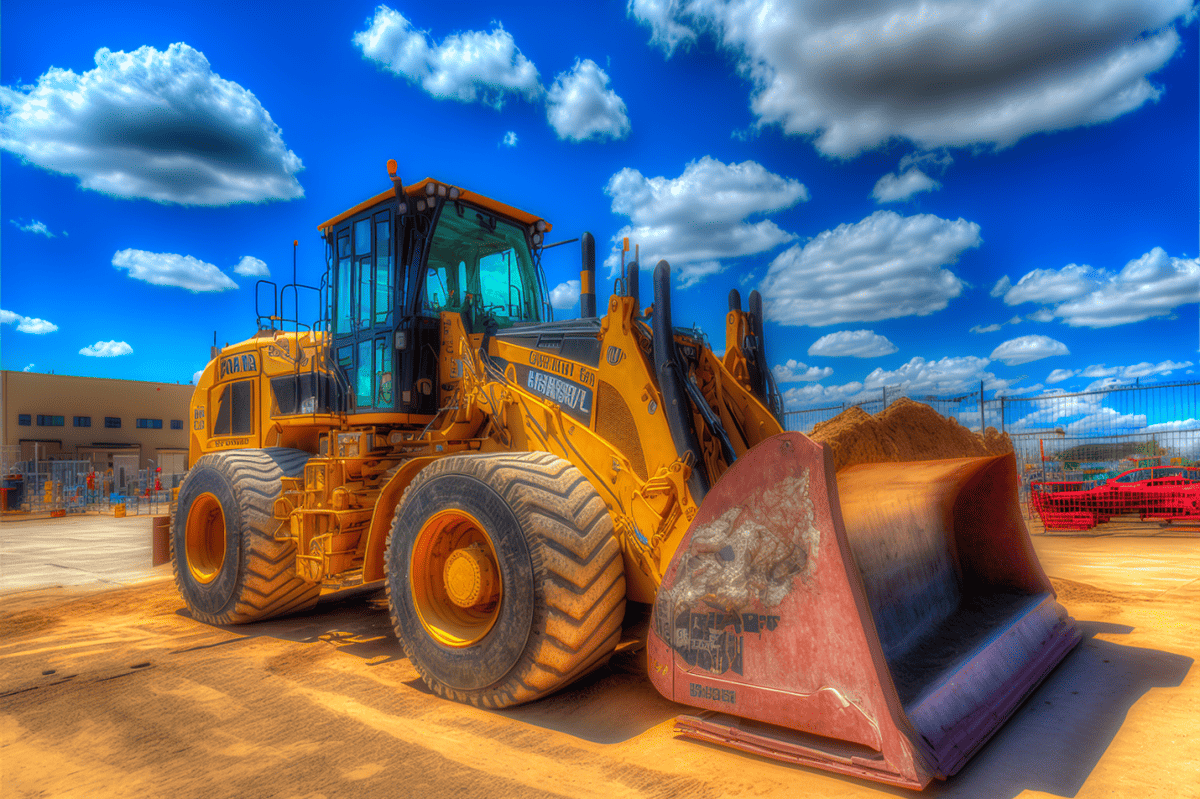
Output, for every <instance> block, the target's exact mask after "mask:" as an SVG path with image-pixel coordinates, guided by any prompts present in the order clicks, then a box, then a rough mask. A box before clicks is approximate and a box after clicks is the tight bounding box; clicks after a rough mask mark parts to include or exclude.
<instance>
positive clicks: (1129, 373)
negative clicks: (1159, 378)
mask: <svg viewBox="0 0 1200 799" xmlns="http://www.w3.org/2000/svg"><path fill="white" fill-rule="evenodd" d="M1191 365H1192V362H1191V361H1184V362H1183V363H1176V362H1175V361H1170V360H1167V361H1160V362H1159V363H1150V362H1149V361H1142V362H1141V363H1135V364H1134V365H1133V366H1126V367H1125V368H1123V369H1122V370H1121V377H1133V378H1138V377H1150V376H1151V375H1169V374H1171V372H1174V371H1176V370H1177V369H1185V368H1187V367H1189V366H1191Z"/></svg>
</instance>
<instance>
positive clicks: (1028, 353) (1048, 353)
mask: <svg viewBox="0 0 1200 799" xmlns="http://www.w3.org/2000/svg"><path fill="white" fill-rule="evenodd" d="M1070 354H1071V351H1070V350H1068V349H1067V345H1066V344H1063V343H1062V342H1061V341H1055V340H1054V339H1052V338H1050V337H1049V336H1036V335H1034V336H1019V337H1018V338H1013V339H1009V340H1008V341H1006V342H1004V343H1003V344H1001V345H1000V346H999V347H996V349H994V350H992V359H993V360H997V361H1003V362H1004V363H1006V364H1008V365H1009V366H1017V365H1019V364H1022V363H1029V362H1030V361H1040V360H1041V359H1042V358H1050V357H1052V356H1054V355H1070Z"/></svg>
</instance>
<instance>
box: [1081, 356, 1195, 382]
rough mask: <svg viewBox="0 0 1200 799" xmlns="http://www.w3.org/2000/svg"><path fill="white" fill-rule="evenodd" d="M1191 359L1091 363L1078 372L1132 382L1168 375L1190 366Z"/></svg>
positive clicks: (1084, 374) (1089, 375) (1083, 375)
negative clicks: (1130, 363)
mask: <svg viewBox="0 0 1200 799" xmlns="http://www.w3.org/2000/svg"><path fill="white" fill-rule="evenodd" d="M1191 365H1192V362H1191V361H1183V362H1182V363H1180V362H1176V361H1172V360H1165V361H1159V362H1158V363H1150V362H1149V361H1142V362H1141V363H1135V364H1132V365H1130V366H1105V365H1104V364H1102V363H1096V364H1092V365H1091V366H1089V367H1087V368H1086V369H1084V370H1083V371H1082V372H1080V373H1079V374H1080V375H1081V376H1082V377H1102V378H1111V379H1114V380H1116V381H1118V382H1120V383H1132V382H1133V381H1134V380H1138V379H1140V378H1143V377H1154V376H1157V375H1169V374H1171V373H1172V372H1175V371H1179V370H1181V369H1186V368H1187V367H1189V366H1191Z"/></svg>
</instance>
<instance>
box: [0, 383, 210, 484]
mask: <svg viewBox="0 0 1200 799" xmlns="http://www.w3.org/2000/svg"><path fill="white" fill-rule="evenodd" d="M192 391H193V386H190V385H178V384H175V383H149V382H145V381H141V380H111V379H108V378H99V377H72V376H68V375H47V374H36V373H32V372H9V371H0V425H2V427H3V429H2V431H0V433H2V436H3V442H4V445H5V446H4V453H5V457H4V460H5V462H6V465H11V464H12V463H14V462H16V461H28V460H31V459H33V458H34V457H36V458H37V459H38V460H90V461H92V463H93V464H95V467H96V469H97V471H100V472H103V471H105V470H107V469H113V474H114V476H116V475H117V473H118V472H122V471H124V472H132V473H136V472H137V470H139V469H149V468H159V467H161V468H162V472H163V475H164V476H166V475H170V474H178V473H180V472H183V471H186V470H187V467H188V463H187V445H188V413H189V407H190V402H191V399H192ZM165 482H166V481H164V483H165Z"/></svg>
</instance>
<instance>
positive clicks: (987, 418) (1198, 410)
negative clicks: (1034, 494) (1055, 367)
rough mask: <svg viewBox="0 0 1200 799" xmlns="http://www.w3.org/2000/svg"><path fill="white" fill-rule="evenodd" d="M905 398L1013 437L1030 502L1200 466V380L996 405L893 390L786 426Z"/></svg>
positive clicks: (1017, 398)
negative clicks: (1044, 486)
mask: <svg viewBox="0 0 1200 799" xmlns="http://www.w3.org/2000/svg"><path fill="white" fill-rule="evenodd" d="M901 397H907V398H909V399H912V400H915V401H917V402H923V403H925V404H927V405H929V406H931V407H932V408H933V409H934V410H936V411H937V412H938V413H940V414H942V415H943V416H945V417H947V418H951V419H955V420H957V421H958V422H959V423H960V424H962V425H963V426H965V427H967V428H969V429H971V430H975V431H979V432H982V431H983V429H984V427H985V426H986V427H994V428H996V429H997V430H999V431H1000V432H1003V433H1007V434H1008V436H1009V438H1010V439H1011V441H1012V443H1013V451H1014V453H1015V454H1016V459H1017V469H1018V470H1019V472H1020V474H1021V477H1022V480H1021V499H1022V501H1023V502H1025V503H1028V502H1029V498H1030V491H1031V486H1032V485H1034V484H1038V483H1047V482H1055V483H1072V482H1075V483H1084V484H1085V486H1084V487H1085V488H1086V486H1087V485H1090V486H1095V485H1097V484H1098V483H1101V482H1104V481H1106V480H1107V479H1111V478H1116V477H1118V476H1120V475H1121V474H1122V473H1123V472H1127V471H1129V470H1131V469H1137V468H1150V467H1168V466H1176V467H1178V466H1183V467H1187V466H1193V465H1197V464H1200V381H1193V382H1174V383H1155V384H1151V385H1125V386H1111V387H1106V388H1102V389H1097V390H1093V391H1081V392H1073V393H1068V392H1066V391H1054V390H1050V391H1042V392H1040V393H1039V394H1037V395H1036V396H1021V395H1019V394H1009V395H1003V396H993V397H992V398H990V399H989V398H986V396H985V393H984V391H983V390H982V388H981V390H980V391H978V392H972V393H969V394H962V395H959V396H930V395H922V394H917V393H913V392H908V391H906V390H905V389H904V387H902V386H889V387H887V388H883V389H879V391H878V393H877V395H876V396H869V395H868V396H866V397H865V398H864V397H863V396H862V395H859V397H857V398H856V400H857V401H853V402H846V403H841V404H836V405H834V404H830V405H824V406H821V407H813V408H802V409H797V410H792V411H787V412H786V413H785V414H784V426H785V427H786V428H787V429H788V430H798V431H800V432H803V433H811V432H812V430H813V427H815V426H816V425H817V424H818V423H820V422H824V421H828V420H830V419H832V418H834V417H835V416H837V415H838V414H840V413H842V412H843V411H845V410H847V409H848V408H851V407H859V408H861V409H862V410H863V411H865V412H866V413H868V414H872V415H873V414H877V413H879V412H880V411H882V410H883V409H884V408H886V407H887V406H888V405H890V404H892V403H893V402H895V401H896V400H898V399H900V398H901ZM1189 473H1190V472H1189ZM1189 490H1190V489H1189ZM1197 490H1198V491H1200V489H1197ZM1027 507H1030V506H1029V505H1028V504H1027Z"/></svg>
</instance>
